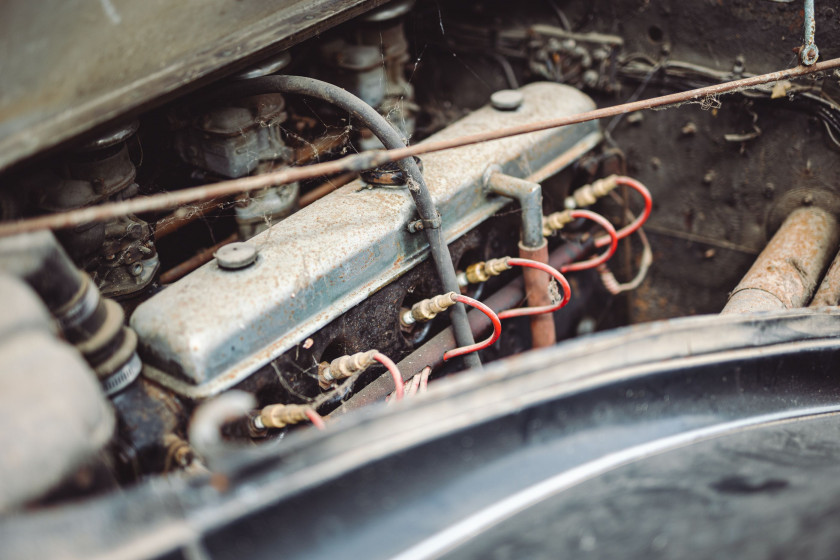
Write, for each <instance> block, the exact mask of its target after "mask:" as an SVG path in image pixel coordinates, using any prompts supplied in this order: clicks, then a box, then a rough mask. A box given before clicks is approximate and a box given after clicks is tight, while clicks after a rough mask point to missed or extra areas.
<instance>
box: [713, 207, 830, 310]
mask: <svg viewBox="0 0 840 560" xmlns="http://www.w3.org/2000/svg"><path fill="white" fill-rule="evenodd" d="M838 240H840V225H838V223H837V219H836V218H835V217H834V216H833V215H832V214H830V213H828V212H826V211H825V210H823V209H821V208H816V207H814V208H810V207H809V208H798V209H797V210H794V211H793V212H791V214H790V215H789V216H788V217H787V219H785V221H784V223H783V224H782V226H781V227H780V228H779V231H777V232H776V234H775V235H774V236H773V238H772V239H771V240H770V242H769V243H768V244H767V247H765V248H764V250H763V251H762V252H761V254H760V255H759V256H758V258H757V259H756V260H755V263H753V265H752V267H751V268H750V269H749V271H747V274H746V275H745V276H744V278H743V279H742V280H741V282H740V283H739V284H738V285H737V286H736V287H735V289H734V290H733V291H732V294H730V296H729V301H728V302H727V304H726V307H724V308H723V311H721V315H728V314H731V313H752V312H756V311H771V310H774V309H792V308H796V307H803V306H805V305H806V304H807V303H808V302H809V301H810V300H811V296H812V295H813V294H814V290H815V289H816V287H817V283H818V282H819V280H820V278H821V276H822V273H823V271H824V270H825V267H826V266H828V262H829V259H831V256H832V255H833V254H834V250H835V249H836V248H837V242H838Z"/></svg>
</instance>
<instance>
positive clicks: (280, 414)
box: [254, 404, 311, 430]
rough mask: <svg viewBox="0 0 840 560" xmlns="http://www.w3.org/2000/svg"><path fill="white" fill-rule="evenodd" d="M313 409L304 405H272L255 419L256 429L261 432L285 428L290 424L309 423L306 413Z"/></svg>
mask: <svg viewBox="0 0 840 560" xmlns="http://www.w3.org/2000/svg"><path fill="white" fill-rule="evenodd" d="M310 408H311V407H309V406H306V405H303V404H270V405H268V406H266V407H265V408H263V409H262V410H261V411H260V413H259V415H257V416H255V417H254V427H255V428H257V429H259V430H264V429H266V428H275V429H276V428H285V427H286V426H288V425H290V424H298V423H300V422H308V421H309V418H307V416H306V411H307V410H309V409H310Z"/></svg>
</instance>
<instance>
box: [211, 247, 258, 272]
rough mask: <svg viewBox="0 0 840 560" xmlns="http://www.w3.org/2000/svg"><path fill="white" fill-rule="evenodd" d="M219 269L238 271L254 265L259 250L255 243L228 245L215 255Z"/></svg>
mask: <svg viewBox="0 0 840 560" xmlns="http://www.w3.org/2000/svg"><path fill="white" fill-rule="evenodd" d="M213 256H214V257H216V262H218V263H219V267H221V268H224V269H225V270H238V269H240V268H245V267H246V266H250V265H252V264H254V261H256V260H257V248H256V246H254V244H253V243H248V242H247V241H246V242H241V243H228V244H227V245H225V246H224V247H221V248H219V250H218V251H216V253H215V254H214V255H213Z"/></svg>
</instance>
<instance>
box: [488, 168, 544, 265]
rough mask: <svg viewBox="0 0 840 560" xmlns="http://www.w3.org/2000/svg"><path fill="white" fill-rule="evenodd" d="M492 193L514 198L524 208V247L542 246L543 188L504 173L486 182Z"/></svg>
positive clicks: (489, 178)
mask: <svg viewBox="0 0 840 560" xmlns="http://www.w3.org/2000/svg"><path fill="white" fill-rule="evenodd" d="M486 184H487V188H488V189H489V190H490V192H492V193H495V194H498V195H501V196H505V197H507V198H512V199H514V200H516V201H517V202H519V206H520V207H521V208H522V245H524V246H525V247H527V248H529V249H537V248H539V247H541V246H542V244H543V242H544V241H545V239H544V238H543V234H542V188H541V187H540V185H539V183H533V182H531V181H526V180H525V179H520V178H519V177H511V176H510V175H505V174H504V173H492V174H491V175H490V176H489V177H488V178H487V181H486Z"/></svg>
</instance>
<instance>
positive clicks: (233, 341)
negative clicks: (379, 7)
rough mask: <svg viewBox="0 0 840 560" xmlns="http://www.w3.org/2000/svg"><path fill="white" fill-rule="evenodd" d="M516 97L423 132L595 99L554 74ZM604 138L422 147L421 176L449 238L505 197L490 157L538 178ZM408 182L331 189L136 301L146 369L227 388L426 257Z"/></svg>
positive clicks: (181, 383)
mask: <svg viewBox="0 0 840 560" xmlns="http://www.w3.org/2000/svg"><path fill="white" fill-rule="evenodd" d="M521 91H522V93H523V95H524V102H523V104H522V106H521V107H520V108H518V109H516V110H513V111H500V110H497V109H494V108H492V107H490V106H489V105H488V106H485V107H483V108H481V109H479V110H477V111H475V112H473V113H471V114H470V115H468V116H466V117H465V118H463V119H461V120H460V121H457V122H456V123H454V124H452V125H451V126H449V127H448V128H446V129H445V130H443V131H441V132H439V133H437V134H435V135H434V136H432V137H431V138H429V141H434V140H443V139H447V138H454V137H457V136H461V135H464V134H472V133H476V132H481V131H485V130H495V129H499V128H502V127H507V126H512V125H518V124H523V123H527V122H532V121H536V120H540V119H547V118H550V117H560V116H563V115H573V114H576V113H580V112H583V111H589V110H592V109H594V108H595V104H594V102H593V101H592V100H591V99H590V98H589V97H588V96H586V95H585V94H584V93H582V92H580V91H578V90H576V89H574V88H571V87H568V86H564V85H560V84H553V83H535V84H530V85H527V86H525V87H523V88H522V89H521ZM600 139H601V133H600V131H599V128H598V125H597V123H595V122H589V123H582V124H578V125H573V126H568V127H564V128H560V129H552V130H546V131H541V132H535V133H531V134H527V135H520V136H516V137H512V138H506V139H503V140H497V141H493V142H487V143H483V144H477V145H473V146H466V147H463V148H458V149H455V150H449V151H446V152H440V153H433V154H428V155H426V156H424V157H423V164H424V175H425V178H426V182H427V184H428V186H429V189H430V191H431V194H432V196H433V198H434V200H435V203H436V204H437V207H438V210H439V212H440V214H441V217H442V221H443V228H444V232H445V235H446V239H447V240H448V241H449V242H451V241H453V240H455V239H457V238H458V237H460V236H461V235H463V234H464V233H466V232H467V231H469V230H471V229H473V228H475V227H476V226H477V225H479V224H480V223H481V222H483V221H484V220H485V219H487V218H488V217H490V216H492V215H493V214H494V213H495V212H497V211H498V210H499V209H501V208H502V207H503V206H505V205H506V204H508V203H510V200H508V199H505V198H502V197H499V196H496V195H493V194H490V193H488V192H487V190H486V188H485V186H484V179H483V178H484V176H485V174H486V172H487V170H488V169H489V168H491V166H498V167H501V170H502V171H504V172H505V173H508V174H510V175H513V176H517V177H523V178H528V179H530V180H533V181H542V180H544V179H545V178H547V177H548V176H550V175H552V174H554V173H556V172H557V171H559V170H561V169H563V168H564V167H566V166H568V165H569V164H571V163H572V162H574V161H575V160H576V159H578V158H579V157H580V156H581V155H583V154H585V153H586V152H587V151H589V150H590V149H592V148H593V147H594V146H595V145H596V144H597V143H598V142H599V141H600ZM415 219H416V212H415V209H414V205H413V203H412V200H411V197H410V196H409V194H408V192H407V189H406V188H405V187H375V188H372V187H369V186H368V185H366V184H365V183H363V182H362V181H361V180H359V181H355V182H353V183H350V184H349V185H347V186H345V187H343V188H341V189H338V190H337V191H335V192H333V193H331V194H330V195H328V196H326V197H324V198H323V199H321V200H319V201H317V202H315V203H314V204H312V205H310V206H308V207H306V208H304V209H303V210H301V211H300V212H298V213H296V214H294V215H292V216H291V217H289V218H287V219H285V220H283V221H282V222H280V223H278V224H276V225H274V226H272V227H271V228H269V229H268V230H267V231H265V232H263V233H261V234H260V235H258V236H256V237H255V238H253V239H252V240H251V242H252V243H254V244H255V245H256V246H257V248H258V251H259V253H258V256H257V260H256V262H255V263H254V264H253V265H251V266H250V267H248V268H245V269H242V270H234V271H231V270H224V269H221V268H220V267H219V266H218V264H217V263H216V262H215V261H213V262H210V263H208V264H206V265H205V266H203V267H201V268H200V269H198V270H196V271H195V272H193V273H192V274H190V275H188V276H187V277H185V278H183V279H182V280H180V281H178V282H176V283H175V284H173V285H171V286H170V287H168V288H167V289H166V290H164V291H163V292H161V293H159V294H157V295H155V296H154V297H152V298H151V299H149V300H148V301H146V302H145V303H143V304H142V305H140V306H139V307H138V308H137V310H136V311H135V313H134V315H133V316H132V318H131V326H132V327H133V328H134V329H135V330H136V331H137V334H138V335H139V338H140V347H141V351H142V355H143V357H144V362H145V363H146V364H147V367H146V369H145V372H144V373H145V374H146V375H147V376H148V377H150V378H152V379H154V380H156V381H157V382H159V383H161V384H163V385H165V386H167V387H169V388H171V389H172V390H174V391H176V392H178V393H180V394H182V395H185V396H188V397H192V398H205V397H209V396H212V395H214V394H216V393H218V392H220V391H223V390H225V389H227V388H230V387H232V386H233V385H235V384H236V383H238V382H240V381H242V380H243V379H245V378H246V377H247V376H249V375H250V374H251V373H253V372H255V371H256V370H258V369H260V368H261V367H263V366H264V365H266V364H267V363H268V362H269V361H271V360H272V359H274V358H276V357H277V356H279V355H280V354H282V353H283V352H285V351H286V350H288V349H289V348H291V347H292V346H293V345H294V344H296V343H297V342H299V341H300V340H302V339H304V338H305V337H306V336H308V335H310V334H311V333H313V332H315V331H317V330H318V329H320V328H321V327H323V326H324V325H326V324H327V323H329V322H330V321H332V320H333V319H335V318H336V317H338V316H339V315H341V314H343V313H344V312H345V311H347V310H348V309H350V308H351V307H353V306H354V305H356V304H358V303H359V302H361V301H363V300H364V299H365V298H367V297H368V296H369V295H370V294H372V293H373V292H375V291H376V290H377V289H379V288H381V287H382V286H384V285H386V284H387V283H389V282H390V281H392V280H393V279H395V278H396V277H398V276H399V275H401V274H402V273H403V272H405V271H406V270H409V269H410V268H412V267H413V266H415V265H416V264H417V263H418V262H420V261H421V260H423V259H425V258H426V256H427V255H428V248H427V244H426V237H425V235H423V233H422V232H417V233H410V232H409V231H408V229H407V225H408V224H409V223H410V222H411V221H413V220H415Z"/></svg>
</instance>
